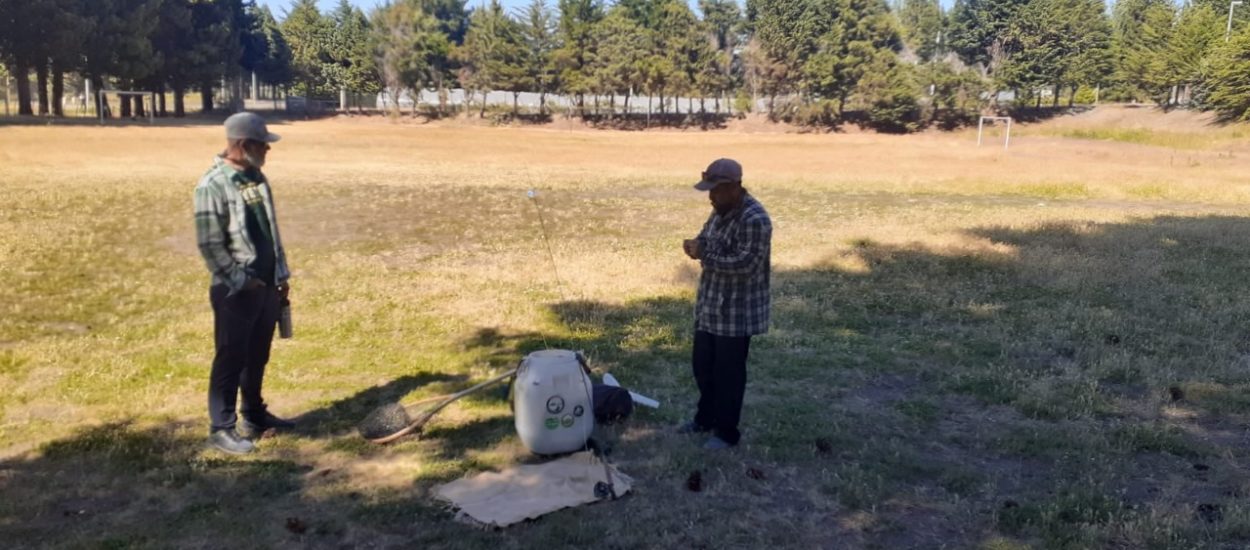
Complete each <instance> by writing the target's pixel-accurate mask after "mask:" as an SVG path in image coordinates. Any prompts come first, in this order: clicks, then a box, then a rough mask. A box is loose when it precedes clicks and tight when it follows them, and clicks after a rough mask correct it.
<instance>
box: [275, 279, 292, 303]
mask: <svg viewBox="0 0 1250 550" xmlns="http://www.w3.org/2000/svg"><path fill="white" fill-rule="evenodd" d="M290 293H291V283H279V284H278V296H281V297H282V299H283V300H285V299H287V298H286V297H287V295H289V294H290Z"/></svg>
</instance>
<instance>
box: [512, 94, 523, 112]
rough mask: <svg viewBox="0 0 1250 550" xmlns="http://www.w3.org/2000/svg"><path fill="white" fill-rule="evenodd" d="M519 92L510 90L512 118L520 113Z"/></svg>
mask: <svg viewBox="0 0 1250 550" xmlns="http://www.w3.org/2000/svg"><path fill="white" fill-rule="evenodd" d="M520 102H521V92H512V118H516V117H517V116H518V115H520V114H521V105H520Z"/></svg>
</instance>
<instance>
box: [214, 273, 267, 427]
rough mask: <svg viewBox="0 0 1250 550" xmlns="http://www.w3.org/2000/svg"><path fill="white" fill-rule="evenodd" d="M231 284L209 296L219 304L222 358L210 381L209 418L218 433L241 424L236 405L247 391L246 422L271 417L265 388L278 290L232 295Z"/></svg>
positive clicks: (216, 310) (217, 333) (218, 287)
mask: <svg viewBox="0 0 1250 550" xmlns="http://www.w3.org/2000/svg"><path fill="white" fill-rule="evenodd" d="M229 292H230V291H229V289H228V288H226V286H225V285H213V287H211V288H210V289H209V291H208V296H209V301H210V302H212V304H213V334H214V339H215V340H216V342H217V355H216V357H214V358H213V372H212V374H211V375H210V377H209V381H208V417H209V419H210V420H211V421H212V431H217V430H228V429H232V428H234V425H235V423H236V422H237V421H238V416H237V415H236V414H235V404H236V403H237V400H238V396H239V393H240V390H241V393H242V394H243V417H244V418H260V417H261V416H262V415H264V413H265V400H264V399H263V398H261V395H260V392H261V385H262V384H263V383H264V381H265V364H266V363H268V362H269V347H270V345H271V344H272V343H273V331H274V325H276V324H277V322H278V310H279V298H278V291H277V290H276V289H274V287H272V286H266V287H262V288H258V289H254V290H242V291H239V292H238V293H237V294H235V295H234V296H226V294H227V293H229Z"/></svg>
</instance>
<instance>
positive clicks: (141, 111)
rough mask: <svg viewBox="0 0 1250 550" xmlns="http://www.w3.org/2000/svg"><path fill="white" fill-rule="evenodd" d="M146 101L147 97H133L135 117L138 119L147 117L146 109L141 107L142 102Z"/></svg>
mask: <svg viewBox="0 0 1250 550" xmlns="http://www.w3.org/2000/svg"><path fill="white" fill-rule="evenodd" d="M146 99H147V96H141V95H137V96H134V102H135V116H137V117H140V118H142V117H145V116H148V115H147V108H146V107H144V105H143V103H144V100H146Z"/></svg>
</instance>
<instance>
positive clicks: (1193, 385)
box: [0, 119, 1250, 548]
mask: <svg viewBox="0 0 1250 550" xmlns="http://www.w3.org/2000/svg"><path fill="white" fill-rule="evenodd" d="M275 131H277V132H278V133H281V134H282V135H283V136H284V140H283V141H282V142H281V143H279V144H278V145H277V146H276V147H275V149H274V151H273V152H272V153H271V155H270V163H271V164H270V166H269V167H268V169H267V172H268V173H269V175H270V178H271V179H272V180H273V182H274V186H275V193H276V195H277V200H278V212H279V219H280V222H281V223H282V225H283V233H284V236H285V238H286V241H287V242H286V244H287V247H288V250H289V254H290V256H291V263H292V267H293V268H294V270H295V279H294V280H293V288H294V289H293V293H292V298H293V300H294V313H295V321H296V338H295V339H293V340H290V341H279V342H277V343H276V345H275V350H274V357H273V362H272V363H271V367H270V370H269V376H268V378H267V395H268V397H269V399H270V401H271V403H272V406H273V408H274V409H275V410H276V411H277V412H279V413H280V414H286V415H302V418H301V428H300V429H299V430H298V431H297V432H296V433H293V434H285V435H280V436H278V437H275V438H271V439H267V440H264V441H262V442H261V448H262V452H261V453H260V454H259V455H257V456H255V457H251V458H247V459H242V460H240V459H234V458H227V457H224V456H221V455H218V454H215V453H212V452H207V451H203V450H202V448H201V443H202V439H203V437H204V436H205V435H206V433H205V432H206V421H205V419H204V417H205V412H204V410H203V409H204V401H205V399H204V392H205V384H206V377H207V371H208V365H209V361H210V359H211V353H212V349H211V347H212V345H211V334H210V329H211V316H210V311H209V308H208V304H207V288H206V284H207V275H206V273H205V271H204V268H203V267H202V265H201V261H200V259H199V257H198V255H197V253H196V250H195V248H194V239H193V234H192V225H191V219H190V210H191V205H190V201H191V189H192V187H193V185H194V183H195V181H196V179H197V178H198V176H199V175H200V174H201V173H202V172H203V170H204V169H205V168H206V167H207V166H208V164H209V162H210V160H211V157H212V155H213V154H214V153H216V152H217V151H218V150H219V149H220V147H221V140H220V139H219V133H220V132H219V130H218V129H217V128H216V127H215V126H212V125H209V124H200V123H194V122H193V123H191V124H188V125H185V126H174V125H164V126H158V127H155V128H149V127H146V126H142V125H135V126H127V127H103V128H99V127H93V126H0V192H3V196H4V201H5V205H6V206H5V207H4V208H3V209H0V265H2V266H3V270H0V387H3V388H4V391H3V392H0V415H2V416H0V457H3V458H0V493H3V495H4V497H3V498H2V499H0V540H5V541H10V542H8V543H6V544H16V545H18V546H31V547H40V546H52V547H62V546H69V547H77V546H96V545H103V546H108V547H170V546H173V547H220V546H228V545H247V546H261V547H274V546H313V547H340V546H402V547H431V548H434V547H468V548H487V547H490V548H535V547H558V548H564V547H567V548H584V547H588V546H592V545H595V546H602V545H605V544H615V545H616V547H622V548H674V547H702V548H729V547H741V548H759V547H766V546H778V547H809V548H810V547H823V548H842V547H878V548H916V547H937V546H941V545H945V546H948V547H960V548H970V547H984V548H1025V547H1055V548H1058V547H1065V548H1103V547H1122V548H1144V547H1156V548H1173V547H1219V546H1221V545H1222V546H1224V547H1238V546H1241V545H1243V544H1245V543H1246V539H1247V533H1250V507H1247V506H1246V505H1245V504H1244V498H1243V497H1244V496H1245V495H1246V494H1247V492H1248V491H1250V477H1248V476H1247V475H1246V472H1245V471H1244V462H1245V459H1246V458H1247V457H1248V453H1247V451H1248V449H1250V447H1248V446H1247V444H1246V441H1245V437H1244V433H1245V428H1246V427H1247V422H1248V421H1250V399H1246V398H1245V397H1244V394H1245V392H1246V390H1247V389H1250V374H1247V370H1246V367H1247V365H1250V355H1248V354H1250V343H1248V342H1250V339H1248V338H1247V331H1246V326H1247V323H1246V321H1247V319H1248V318H1250V297H1247V296H1248V295H1247V294H1246V293H1245V292H1244V284H1243V280H1244V278H1245V273H1246V272H1247V268H1250V251H1248V250H1247V247H1246V245H1245V243H1246V242H1250V222H1247V221H1246V220H1245V219H1244V218H1242V217H1241V215H1240V214H1241V209H1242V206H1241V205H1242V203H1243V202H1244V201H1245V200H1246V199H1247V198H1248V197H1247V194H1248V193H1250V183H1248V182H1247V181H1246V180H1245V175H1244V174H1245V170H1244V169H1245V162H1244V160H1243V159H1242V157H1243V155H1245V154H1247V153H1248V152H1250V148H1247V144H1246V143H1245V142H1244V141H1240V140H1239V139H1237V138H1234V137H1230V138H1228V139H1225V140H1220V141H1219V145H1218V147H1205V146H1203V147H1193V148H1187V149H1178V148H1175V147H1156V146H1151V145H1142V144H1141V143H1150V140H1144V141H1143V140H1137V139H1134V140H1129V141H1137V142H1139V143H1123V142H1115V141H1091V140H1087V139H1069V138H1065V137H1063V136H1062V133H1059V134H1057V135H1050V136H1046V135H1045V134H1048V133H1050V134H1055V132H1052V131H1050V130H1047V129H1046V128H1045V127H1041V128H1035V129H1031V130H1029V131H1026V132H1023V133H1022V136H1021V137H1020V138H1019V139H1015V140H1013V145H1012V149H1011V150H1010V151H1006V152H1004V151H1002V150H1001V149H1000V148H996V147H983V148H977V147H976V146H975V135H970V134H967V133H956V134H932V135H929V134H926V135H919V136H906V137H895V136H878V135H872V134H851V135H793V134H743V133H734V132H711V133H700V132H663V131H661V132H646V133H623V132H607V131H604V132H588V131H563V130H558V129H554V128H546V129H520V128H463V127H457V126H455V125H448V124H430V125H408V124H389V123H385V122H378V121H361V120H358V119H349V120H330V121H315V122H294V123H287V124H281V125H278V126H277V127H276V128H275ZM1107 131H1108V132H1110V131H1111V130H1107ZM1168 139H1172V138H1171V137H1169V138H1168ZM720 156H729V157H734V158H737V159H739V160H740V161H742V162H743V164H744V166H745V167H746V172H747V186H748V188H749V189H751V190H752V192H754V193H755V194H756V195H757V196H758V197H760V199H761V200H762V201H763V202H764V204H765V205H766V206H767V208H768V209H769V211H770V212H771V214H772V216H773V220H774V223H775V226H776V235H775V241H774V245H773V249H774V267H775V278H774V281H775V282H774V288H773V293H774V301H775V305H774V320H775V322H774V330H773V331H772V332H771V333H770V334H769V335H767V336H765V337H761V338H759V339H757V341H756V342H755V343H754V344H753V351H752V366H751V374H750V378H751V379H750V382H749V386H748V396H747V405H746V414H745V425H744V431H745V434H746V436H745V437H746V439H745V442H744V445H743V446H742V447H741V448H739V449H737V450H735V451H733V452H731V453H725V454H721V455H711V456H709V455H707V454H704V453H703V452H701V451H699V450H698V449H697V445H696V444H695V443H696V442H695V441H692V440H688V439H685V438H683V437H679V436H676V435H673V434H672V433H671V430H670V429H669V426H671V425H673V424H676V423H678V422H679V421H681V420H683V419H684V418H685V417H686V416H687V415H688V414H689V408H690V406H691V404H692V398H693V396H694V388H693V384H692V382H691V380H690V377H689V374H688V354H689V344H690V333H689V332H690V309H691V305H690V302H691V300H692V298H693V289H694V281H695V277H696V276H697V271H696V269H695V266H694V265H692V264H691V263H690V262H689V261H688V260H685V259H684V257H683V256H682V254H681V253H680V247H679V243H680V241H681V239H682V238H683V237H687V236H689V235H691V234H693V233H694V232H695V231H697V230H698V227H699V226H700V224H701V223H702V221H703V218H704V217H705V216H706V214H707V210H708V205H707V203H706V200H705V198H704V197H703V196H702V195H700V194H698V193H695V192H693V191H692V190H690V189H689V185H690V184H691V183H693V181H694V179H695V178H696V177H697V174H698V173H699V171H700V170H701V169H702V168H703V167H704V166H705V165H706V164H707V162H708V161H710V160H712V159H714V158H716V157H720ZM530 188H535V189H538V190H539V192H540V195H539V199H538V200H539V204H540V205H541V207H542V208H543V216H544V217H545V220H546V223H547V227H548V229H549V233H550V234H549V237H550V241H551V246H552V250H553V254H554V256H555V261H556V264H557V266H556V267H557V269H558V274H559V280H560V281H562V282H563V284H562V285H561V284H557V279H556V270H553V266H552V265H551V263H550V262H549V260H548V256H547V249H546V247H545V244H544V240H543V238H542V235H541V233H540V230H539V225H538V217H537V215H536V214H537V212H536V210H535V205H534V204H533V203H532V202H530V201H529V200H528V199H526V198H525V191H526V190H527V189H530ZM545 346H552V347H568V348H576V349H583V350H586V351H587V353H588V354H589V355H590V357H591V359H592V361H593V363H594V364H595V366H596V367H597V368H598V369H600V370H602V371H611V372H613V373H614V374H615V375H616V376H617V377H618V378H619V379H620V380H621V381H622V382H624V383H625V384H627V385H632V386H636V387H637V388H638V389H639V390H641V391H642V392H643V393H647V394H649V395H653V396H655V397H657V398H658V399H660V400H661V401H663V402H664V408H662V409H661V410H660V411H657V412H652V411H646V410H642V411H640V412H639V413H638V414H637V416H636V417H635V418H634V420H633V421H632V423H631V424H630V425H629V426H628V427H626V428H623V429H618V430H617V432H616V433H613V434H609V435H611V436H613V438H614V439H617V440H619V441H618V443H617V451H616V455H615V459H616V461H617V462H618V464H619V466H620V467H621V469H622V470H624V471H626V472H628V473H629V474H630V475H632V476H633V477H635V478H636V479H637V480H638V483H637V485H636V492H635V494H633V495H631V496H629V497H628V498H627V499H625V500H623V501H620V502H616V503H611V504H602V505H597V506H591V507H587V508H583V509H578V510H570V511H565V512H561V513H558V514H555V515H552V516H550V517H547V518H544V519H542V520H540V521H538V522H534V523H530V524H525V525H521V526H517V527H514V528H511V529H509V530H508V531H505V532H482V531H476V530H472V529H470V528H468V527H465V526H462V525H460V524H457V523H455V522H454V521H452V515H451V514H450V513H448V512H446V511H445V510H443V509H442V508H441V506H440V505H439V504H437V503H435V502H433V501H432V500H431V497H430V490H431V488H432V487H433V486H434V485H435V484H436V483H438V482H440V481H442V480H447V479H451V478H454V477H457V476H461V475H464V474H467V473H471V472H474V471H479V470H483V469H492V468H500V467H504V466H506V465H508V464H512V463H516V462H518V461H524V460H528V459H529V458H528V457H527V456H526V453H525V451H524V449H523V448H522V446H521V444H520V442H519V441H518V440H517V438H516V437H515V435H514V433H513V430H512V426H511V417H510V415H509V413H508V405H507V403H506V401H504V400H503V398H502V397H501V396H499V395H497V394H490V395H482V396H478V397H476V398H474V399H470V400H467V401H465V402H463V403H461V404H458V405H457V406H456V407H454V408H452V409H449V410H448V413H447V414H445V415H442V416H440V417H439V418H438V419H437V420H436V421H435V422H434V423H432V424H431V425H430V427H429V428H428V429H427V433H426V435H425V437H423V438H420V439H411V440H407V441H404V442H401V443H399V444H397V445H394V446H391V447H387V448H377V447H372V446H370V445H369V444H367V443H364V442H363V441H361V440H360V439H359V438H358V437H357V436H356V434H355V433H354V432H353V430H352V428H353V426H354V423H355V422H356V421H357V420H359V419H360V418H362V417H363V416H364V414H366V413H368V412H369V411H370V410H371V409H372V408H373V407H374V406H376V405H378V404H380V403H384V402H387V401H389V400H393V399H400V398H403V397H405V396H408V397H418V396H426V395H437V394H439V393H446V392H448V391H453V390H454V389H458V388H462V387H465V386H466V385H467V384H469V383H470V381H471V380H478V379H482V378H484V377H486V376H488V375H489V374H490V373H492V372H498V371H499V370H500V369H504V368H507V367H509V366H511V365H512V364H514V363H515V362H516V361H517V360H518V359H519V358H520V357H521V356H522V355H523V354H524V353H525V352H527V351H530V350H533V349H538V348H542V347H545ZM748 468H757V469H758V470H760V471H762V472H764V474H765V476H764V479H752V478H749V477H748V476H747V475H746V470H747V469H748ZM693 470H700V471H702V475H703V479H704V484H705V486H706V489H705V490H704V492H702V493H691V492H688V491H687V490H686V489H685V488H684V481H685V479H686V477H687V475H688V474H689V473H690V472H691V471H693ZM288 518H294V519H295V520H296V523H295V524H291V523H290V522H289V521H288ZM292 525H293V526H292ZM300 526H303V527H306V529H304V530H303V532H296V531H300V529H299V528H298V527H300ZM13 541H15V542H13Z"/></svg>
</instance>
